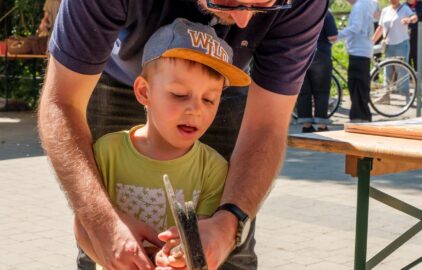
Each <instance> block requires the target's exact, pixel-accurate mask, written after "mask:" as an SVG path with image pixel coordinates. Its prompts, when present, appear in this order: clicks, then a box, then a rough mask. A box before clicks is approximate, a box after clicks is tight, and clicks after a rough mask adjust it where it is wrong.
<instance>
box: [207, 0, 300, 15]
mask: <svg viewBox="0 0 422 270" xmlns="http://www.w3.org/2000/svg"><path fill="white" fill-rule="evenodd" d="M217 1H218V0H217ZM215 2H216V0H207V7H208V8H212V9H217V10H221V11H231V10H247V11H261V12H265V11H275V10H281V9H289V8H291V7H292V0H285V1H284V3H283V4H280V5H273V6H269V7H265V6H254V5H251V6H245V5H244V3H240V2H237V1H231V2H230V3H233V4H230V5H220V4H216V3H215ZM224 2H229V1H224ZM269 2H270V1H269ZM267 3H268V2H267Z"/></svg>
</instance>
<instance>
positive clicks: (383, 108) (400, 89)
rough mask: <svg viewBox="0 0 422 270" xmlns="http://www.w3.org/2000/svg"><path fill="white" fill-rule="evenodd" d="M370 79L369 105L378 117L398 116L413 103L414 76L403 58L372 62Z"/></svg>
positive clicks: (414, 90) (414, 91)
mask: <svg viewBox="0 0 422 270" xmlns="http://www.w3.org/2000/svg"><path fill="white" fill-rule="evenodd" d="M376 49H377V48H374V50H376ZM370 78H371V87H370V89H371V90H370V99H369V104H370V106H371V107H372V109H373V110H374V111H376V112H377V113H379V114H380V115H382V116H385V117H396V116H400V115H402V114H404V113H405V112H407V111H408V110H409V109H410V107H411V106H412V105H413V103H414V102H415V99H416V96H417V87H416V74H415V71H414V70H413V68H412V67H411V66H410V65H409V64H407V63H406V62H405V61H404V58H400V57H395V58H387V59H385V60H383V61H381V62H377V61H374V67H373V69H372V71H371V75H370Z"/></svg>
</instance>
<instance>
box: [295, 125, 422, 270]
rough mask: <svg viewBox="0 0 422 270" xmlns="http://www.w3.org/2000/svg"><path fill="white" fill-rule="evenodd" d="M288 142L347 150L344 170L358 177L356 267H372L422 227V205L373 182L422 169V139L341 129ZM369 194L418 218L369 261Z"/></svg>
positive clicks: (311, 147)
mask: <svg viewBox="0 0 422 270" xmlns="http://www.w3.org/2000/svg"><path fill="white" fill-rule="evenodd" d="M288 145H289V146H290V147H294V148H301V149H306V150H314V151H320V152H330V153H339V154H344V155H346V162H345V163H346V164H345V172H346V173H347V174H350V175H352V176H357V177H358V194H357V196H358V199H357V207H356V236H355V265H354V269H355V270H365V269H366V270H368V269H372V268H373V267H375V266H376V265H377V264H379V263H380V262H381V261H382V260H384V259H385V258H386V257H387V256H389V255H390V254H391V253H393V252H394V251H395V250H396V249H398V248H399V247H400V246H401V245H403V244H404V243H405V242H407V241H408V240H409V239H411V238H412V237H413V236H414V235H416V234H417V233H418V232H420V231H421V230H422V210H421V209H418V208H416V207H414V206H412V205H409V204H407V203H405V202H403V201H400V200H398V199H397V198H394V197H392V196H390V195H388V194H386V193H383V192H382V191H380V190H377V189H375V188H373V187H371V186H370V176H371V175H382V174H386V173H398V172H404V171H409V170H417V169H422V141H421V140H413V139H404V138H394V137H386V136H375V135H365V134H358V133H349V132H345V131H343V130H341V131H329V132H319V133H318V132H317V133H308V134H293V135H290V136H289V138H288ZM370 197H371V198H373V199H376V200H378V201H380V202H382V203H384V204H386V205H388V206H390V207H393V208H395V209H397V210H399V211H401V212H403V213H406V214H408V215H410V216H412V217H414V218H416V219H417V220H418V221H417V223H416V224H415V225H414V226H413V227H411V228H410V229H409V230H407V231H406V232H405V233H403V234H402V235H401V236H399V237H398V238H397V239H395V240H394V241H393V242H392V243H390V244H389V245H388V246H387V247H385V248H384V249H382V250H381V251H380V252H379V253H377V254H376V255H375V256H374V257H372V258H371V259H370V260H369V261H366V250H367V237H368V210H369V209H368V208H369V198H370ZM421 197H422V194H421ZM420 262H422V258H420V259H419V260H417V261H416V262H413V263H412V264H413V265H415V264H418V263H420ZM412 264H411V265H412ZM408 269H410V268H408Z"/></svg>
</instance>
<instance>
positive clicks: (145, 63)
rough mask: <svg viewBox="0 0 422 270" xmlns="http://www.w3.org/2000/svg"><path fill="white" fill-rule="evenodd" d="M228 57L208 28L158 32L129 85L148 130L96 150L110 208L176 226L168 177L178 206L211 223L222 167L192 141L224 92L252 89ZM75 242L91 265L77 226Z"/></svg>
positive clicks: (187, 25)
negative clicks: (191, 207)
mask: <svg viewBox="0 0 422 270" xmlns="http://www.w3.org/2000/svg"><path fill="white" fill-rule="evenodd" d="M232 55H233V53H232V50H231V48H230V47H229V46H228V45H227V43H226V42H225V41H224V40H222V39H220V38H218V37H217V35H216V33H215V31H214V30H213V29H212V28H211V27H209V26H205V25H202V24H198V23H192V22H190V21H187V20H185V19H176V20H175V21H174V22H173V23H172V24H170V25H167V26H164V27H162V28H160V29H159V30H158V31H157V32H156V33H155V34H154V35H153V36H152V37H151V38H150V40H149V41H148V42H147V44H146V45H145V48H144V54H143V59H142V67H143V69H142V74H141V75H140V76H138V78H137V79H136V81H135V83H134V92H135V96H136V99H137V100H138V102H139V103H141V104H142V105H144V106H145V109H146V111H147V122H146V124H145V125H139V126H135V127H133V128H132V129H131V130H129V131H120V132H115V133H110V134H107V135H105V136H103V137H102V138H100V139H99V140H98V141H97V142H96V143H95V144H94V153H95V158H96V161H97V165H98V168H99V170H100V172H101V174H102V177H103V181H104V186H105V188H106V190H107V191H108V193H109V196H110V198H111V200H112V201H113V202H114V203H115V204H116V205H117V206H118V207H119V209H120V210H121V211H122V212H124V213H125V214H128V215H130V216H132V217H135V218H136V219H139V220H141V221H142V222H144V223H145V224H147V225H149V226H150V227H152V228H154V229H155V230H156V231H164V230H166V229H167V228H169V227H171V226H174V220H173V217H172V215H171V212H170V209H169V205H168V203H167V201H166V195H165V191H164V186H163V181H162V178H163V174H167V175H169V178H170V180H171V182H172V186H173V188H174V189H175V192H176V196H177V197H178V198H180V199H181V200H183V199H184V200H185V201H189V200H192V201H193V202H194V203H195V206H196V212H197V215H198V216H210V215H212V214H213V213H214V211H215V209H216V208H217V207H218V205H219V202H220V198H221V194H222V191H223V187H224V181H225V178H226V174H227V169H228V167H227V162H226V160H224V158H223V157H222V156H220V155H219V154H218V153H217V152H216V151H215V150H213V149H212V148H210V147H208V146H206V145H204V144H202V143H201V142H199V141H198V139H199V138H200V137H201V136H202V135H203V134H204V133H205V131H206V130H207V129H208V127H209V126H210V125H211V123H212V121H213V120H214V117H215V115H216V112H217V108H218V104H219V101H220V96H221V92H222V90H223V88H224V87H225V86H246V85H248V84H249V83H250V78H249V76H248V75H247V74H246V73H244V72H243V71H241V70H240V69H238V68H237V67H235V66H233V65H231V62H232ZM75 235H76V239H77V241H78V243H79V245H80V246H81V247H82V249H83V250H84V251H85V252H86V253H87V254H88V255H89V256H90V257H91V258H92V259H94V260H96V257H97V256H96V254H95V252H94V250H93V249H92V246H91V243H90V240H89V239H88V237H87V236H86V234H85V231H84V229H83V227H82V226H81V225H80V223H79V222H78V221H77V220H76V221H75ZM144 244H145V246H148V244H146V243H144ZM161 255H163V254H162V252H161Z"/></svg>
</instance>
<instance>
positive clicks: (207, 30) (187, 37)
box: [142, 18, 251, 86]
mask: <svg viewBox="0 0 422 270" xmlns="http://www.w3.org/2000/svg"><path fill="white" fill-rule="evenodd" d="M160 57H172V58H181V59H186V60H191V61H194V62H198V63H201V64H203V65H206V66H208V67H210V68H212V69H214V70H215V71H217V72H218V73H220V74H221V75H223V76H224V77H225V79H226V82H225V86H247V85H249V84H250V83H251V79H250V77H249V76H248V75H247V74H246V73H245V72H243V71H242V70H241V69H239V68H238V67H236V66H234V65H232V63H233V50H232V49H231V47H230V46H229V45H228V44H227V43H226V42H225V41H224V40H222V39H221V38H219V37H218V36H217V34H216V33H215V30H214V29H213V28H212V27H211V26H207V25H203V24H200V23H194V22H191V21H189V20H186V19H182V18H178V19H176V20H174V22H173V23H171V24H169V25H166V26H163V27H161V28H160V29H158V30H157V31H156V32H155V33H154V34H153V35H152V36H151V37H150V39H149V40H148V41H147V43H146V44H145V47H144V53H143V57H142V66H144V65H145V64H147V63H148V62H150V61H152V60H155V59H158V58H160Z"/></svg>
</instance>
